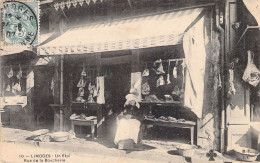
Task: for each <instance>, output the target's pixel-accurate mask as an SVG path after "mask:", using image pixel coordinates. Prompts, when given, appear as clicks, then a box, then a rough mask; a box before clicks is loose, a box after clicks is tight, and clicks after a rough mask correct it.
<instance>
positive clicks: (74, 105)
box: [70, 102, 105, 137]
mask: <svg viewBox="0 0 260 163" xmlns="http://www.w3.org/2000/svg"><path fill="white" fill-rule="evenodd" d="M70 107H71V111H72V113H77V114H78V115H79V114H81V113H84V114H85V115H86V116H97V121H96V127H97V137H102V136H103V130H104V127H103V126H104V125H103V122H104V120H105V118H104V115H103V105H101V104H97V103H86V102H71V106H70ZM89 113H91V114H89ZM74 122H75V121H74ZM74 122H73V123H74ZM84 122H85V121H84ZM76 123H81V122H78V121H77V122H76ZM85 123H86V122H85ZM81 124H83V123H81ZM74 125H76V124H75V123H74Z"/></svg>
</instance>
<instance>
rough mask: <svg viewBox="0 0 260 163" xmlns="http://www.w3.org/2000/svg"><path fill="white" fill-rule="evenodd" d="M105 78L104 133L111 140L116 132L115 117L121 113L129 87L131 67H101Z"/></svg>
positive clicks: (124, 65) (118, 65) (121, 65)
mask: <svg viewBox="0 0 260 163" xmlns="http://www.w3.org/2000/svg"><path fill="white" fill-rule="evenodd" d="M103 72H104V76H105V99H106V104H105V109H106V114H107V117H106V129H107V130H106V133H107V135H108V137H109V139H111V140H113V139H114V136H115V132H116V117H117V115H118V114H119V113H120V112H121V111H123V109H124V103H125V101H126V99H125V96H126V95H127V94H128V93H129V91H130V86H131V65H130V64H117V65H108V66H103Z"/></svg>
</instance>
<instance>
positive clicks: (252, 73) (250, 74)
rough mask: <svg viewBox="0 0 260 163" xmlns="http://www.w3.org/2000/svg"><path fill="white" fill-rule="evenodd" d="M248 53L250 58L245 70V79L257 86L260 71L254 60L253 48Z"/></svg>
mask: <svg viewBox="0 0 260 163" xmlns="http://www.w3.org/2000/svg"><path fill="white" fill-rule="evenodd" d="M247 54H248V60H247V66H246V69H245V71H244V75H243V80H244V81H245V82H248V83H249V84H251V85H252V86H254V87H256V86H257V85H258V84H259V82H260V71H259V70H258V69H257V67H256V65H255V64H254V62H253V56H254V53H253V52H252V51H251V50H248V51H247Z"/></svg>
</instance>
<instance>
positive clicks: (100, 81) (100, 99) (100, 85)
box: [97, 76, 105, 104]
mask: <svg viewBox="0 0 260 163" xmlns="http://www.w3.org/2000/svg"><path fill="white" fill-rule="evenodd" d="M97 90H98V96H97V103H98V104H104V103H105V85H104V76H99V77H97Z"/></svg>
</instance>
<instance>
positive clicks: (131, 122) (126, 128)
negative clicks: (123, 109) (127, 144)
mask: <svg viewBox="0 0 260 163" xmlns="http://www.w3.org/2000/svg"><path fill="white" fill-rule="evenodd" d="M140 125H141V123H140V121H138V120H136V119H124V118H122V119H120V120H117V130H116V136H115V139H114V143H115V144H118V142H119V141H120V140H124V139H132V140H134V142H135V143H136V144H137V141H138V134H139V131H140Z"/></svg>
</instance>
